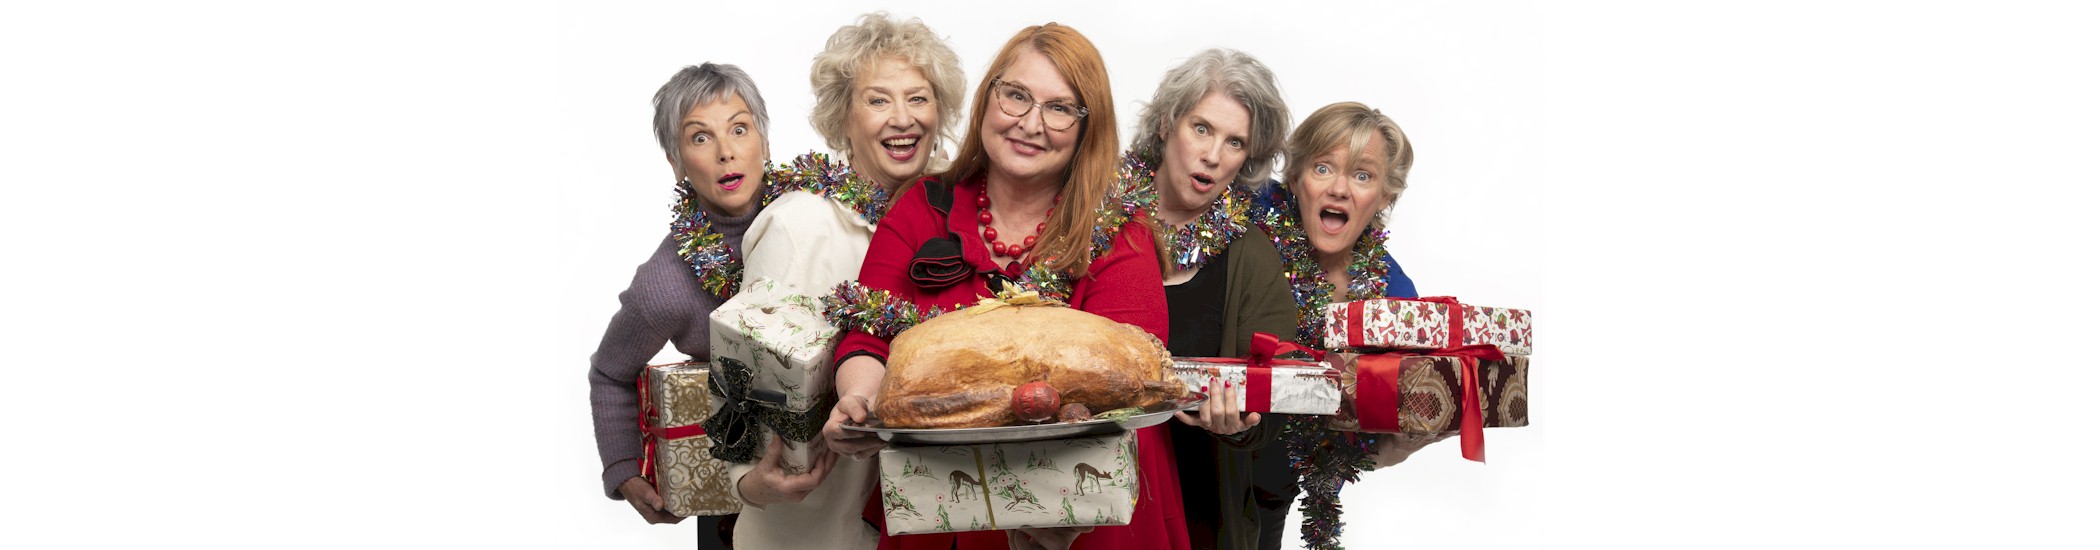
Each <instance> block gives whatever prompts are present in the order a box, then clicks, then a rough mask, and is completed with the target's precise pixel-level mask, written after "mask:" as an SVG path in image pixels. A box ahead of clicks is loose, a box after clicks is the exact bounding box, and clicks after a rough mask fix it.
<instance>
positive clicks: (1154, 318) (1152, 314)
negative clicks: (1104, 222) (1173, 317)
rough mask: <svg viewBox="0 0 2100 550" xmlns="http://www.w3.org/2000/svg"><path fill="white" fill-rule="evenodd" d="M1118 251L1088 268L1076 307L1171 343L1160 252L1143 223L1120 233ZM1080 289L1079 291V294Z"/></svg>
mask: <svg viewBox="0 0 2100 550" xmlns="http://www.w3.org/2000/svg"><path fill="white" fill-rule="evenodd" d="M1114 243H1115V245H1114V246H1115V248H1114V249H1113V250H1111V251H1110V252H1109V253H1108V254H1107V255H1105V256H1102V257H1100V258H1096V259H1095V260H1094V261H1093V263H1092V264H1090V265H1088V266H1087V273H1088V276H1087V279H1088V281H1087V284H1086V288H1085V289H1084V293H1083V294H1082V295H1080V296H1076V297H1075V298H1076V300H1075V303H1073V304H1072V305H1073V307H1075V308H1077V309H1079V310H1081V311H1085V312H1088V313H1092V314H1095V315H1100V316H1102V317H1107V318H1109V319H1111V320H1114V321H1116V322H1119V323H1129V324H1131V325H1135V326H1137V327H1138V328H1141V329H1144V330H1145V332H1149V333H1152V335H1153V336H1155V337H1158V338H1159V341H1160V342H1161V343H1165V342H1166V341H1167V292H1166V282H1165V281H1164V280H1163V279H1161V276H1160V272H1159V269H1160V266H1159V249H1158V248H1157V247H1155V246H1154V245H1153V241H1152V231H1151V230H1150V229H1147V228H1146V226H1145V224H1144V222H1143V221H1142V220H1136V219H1133V220H1130V221H1129V222H1125V223H1124V224H1123V227H1122V228H1120V229H1118V230H1117V231H1116V236H1115V240H1114ZM1078 290H1079V289H1075V292H1077V291H1078Z"/></svg>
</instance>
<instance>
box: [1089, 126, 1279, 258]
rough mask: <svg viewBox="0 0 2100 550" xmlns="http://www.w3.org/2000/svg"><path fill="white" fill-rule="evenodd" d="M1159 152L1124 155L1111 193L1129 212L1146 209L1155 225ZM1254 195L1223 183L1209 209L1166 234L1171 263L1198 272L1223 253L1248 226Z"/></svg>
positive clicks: (1157, 219) (1161, 222) (1158, 220)
mask: <svg viewBox="0 0 2100 550" xmlns="http://www.w3.org/2000/svg"><path fill="white" fill-rule="evenodd" d="M1159 158H1160V156H1159V153H1158V152H1156V151H1153V150H1149V149H1138V150H1133V151H1130V152H1128V153H1125V154H1124V155H1123V168H1122V169H1121V170H1119V171H1118V172H1117V173H1116V176H1117V181H1118V182H1119V183H1118V185H1117V188H1116V190H1115V191H1114V193H1115V195H1114V196H1117V197H1125V198H1122V199H1121V200H1122V201H1123V203H1124V205H1123V207H1124V208H1125V209H1126V210H1129V211H1136V210H1137V209H1139V208H1142V209H1145V211H1146V214H1147V215H1148V216H1150V217H1151V219H1152V220H1153V221H1154V223H1155V224H1159V225H1162V226H1163V225H1165V224H1166V220H1165V218H1161V217H1160V216H1159V187H1158V186H1157V181H1156V177H1157V170H1155V169H1153V168H1152V165H1153V164H1157V162H1156V161H1157V159H1159ZM1253 204H1254V196H1253V195H1252V194H1250V193H1248V192H1247V191H1245V190H1243V189H1241V188H1240V187H1239V186H1237V185H1232V184H1230V183H1228V184H1226V190H1225V192H1224V193H1222V194H1219V195H1218V198H1217V200H1215V201H1212V202H1211V205H1210V209H1209V210H1205V211H1204V212H1203V214H1201V215H1198V216H1197V217H1196V219H1195V220H1194V221H1192V222H1190V223H1188V224H1186V225H1181V226H1178V227H1174V228H1172V229H1170V230H1166V229H1163V231H1166V232H1168V235H1167V238H1166V241H1167V259H1168V260H1169V261H1172V262H1173V263H1174V269H1175V270H1177V271H1188V270H1192V269H1199V268H1202V267H1203V264H1204V263H1206V262H1209V261H1210V259H1211V258H1213V257H1216V256H1217V255H1218V254H1223V253H1224V252H1225V247H1226V246H1227V245H1230V244H1232V241H1234V240H1237V239H1239V238H1240V235H1243V234H1245V233H1246V232H1247V226H1248V224H1249V223H1251V220H1250V219H1249V217H1248V212H1249V209H1250V207H1251V206H1252V205H1253Z"/></svg>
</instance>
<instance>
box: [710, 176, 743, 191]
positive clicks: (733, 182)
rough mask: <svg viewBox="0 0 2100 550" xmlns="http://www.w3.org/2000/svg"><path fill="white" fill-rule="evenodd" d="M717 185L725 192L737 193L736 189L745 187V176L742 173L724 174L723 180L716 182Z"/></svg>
mask: <svg viewBox="0 0 2100 550" xmlns="http://www.w3.org/2000/svg"><path fill="white" fill-rule="evenodd" d="M715 185H720V186H722V190H724V191H735V190H736V188H738V187H743V186H744V174H743V173H740V172H730V173H728V174H723V175H722V179H718V180H715Z"/></svg>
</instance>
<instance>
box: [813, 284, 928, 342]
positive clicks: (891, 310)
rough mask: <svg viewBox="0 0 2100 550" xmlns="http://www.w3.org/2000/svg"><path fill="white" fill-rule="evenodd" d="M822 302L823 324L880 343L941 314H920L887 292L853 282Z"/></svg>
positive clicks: (841, 285) (906, 302) (923, 312)
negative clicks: (850, 331)
mask: <svg viewBox="0 0 2100 550" xmlns="http://www.w3.org/2000/svg"><path fill="white" fill-rule="evenodd" d="M823 301H824V320H827V321H831V324H832V325H834V326H837V327H839V329H840V330H857V331H861V332H865V333H868V334H870V335H874V336H875V337H877V338H882V339H890V338H895V337H896V336H897V333H900V332H904V331H905V330H907V329H910V328H911V327H915V326H918V325H919V323H924V322H926V320H927V319H932V318H934V317H935V316H937V315H940V314H942V313H944V311H943V310H942V309H941V308H939V307H935V308H933V310H932V311H923V310H920V309H919V306H917V305H914V304H912V303H911V302H908V301H905V300H904V299H903V298H899V297H897V295H895V294H891V293H890V291H887V290H881V289H873V288H868V287H867V286H864V285H862V284H860V281H854V280H847V281H846V282H842V283H839V286H837V287H835V288H833V289H832V290H831V295H830V296H825V297H824V299H823Z"/></svg>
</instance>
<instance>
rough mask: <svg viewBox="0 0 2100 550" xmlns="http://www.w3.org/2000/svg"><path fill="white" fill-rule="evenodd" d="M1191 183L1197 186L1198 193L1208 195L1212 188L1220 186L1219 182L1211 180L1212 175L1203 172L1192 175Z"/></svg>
mask: <svg viewBox="0 0 2100 550" xmlns="http://www.w3.org/2000/svg"><path fill="white" fill-rule="evenodd" d="M1189 182H1190V183H1193V184H1195V186H1196V192H1197V193H1206V194H1207V193H1210V190H1211V188H1214V187H1217V186H1218V182H1217V180H1213V179H1211V178H1210V174H1205V173H1202V172H1197V173H1194V174H1190V175H1189Z"/></svg>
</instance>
